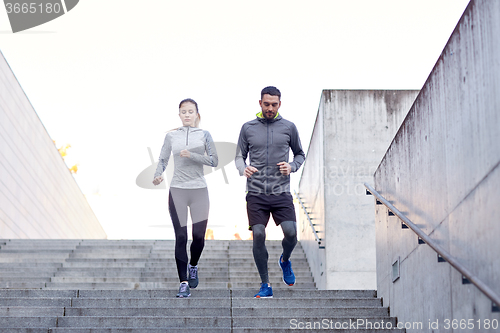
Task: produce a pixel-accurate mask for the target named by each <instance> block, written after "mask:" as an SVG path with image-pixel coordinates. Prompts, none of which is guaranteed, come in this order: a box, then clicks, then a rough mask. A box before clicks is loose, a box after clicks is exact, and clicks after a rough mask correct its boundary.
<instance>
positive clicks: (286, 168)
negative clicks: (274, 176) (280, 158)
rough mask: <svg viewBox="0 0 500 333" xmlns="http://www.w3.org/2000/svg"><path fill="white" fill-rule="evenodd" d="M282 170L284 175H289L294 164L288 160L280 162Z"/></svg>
mask: <svg viewBox="0 0 500 333" xmlns="http://www.w3.org/2000/svg"><path fill="white" fill-rule="evenodd" d="M277 165H279V167H280V172H281V174H282V175H283V176H288V175H289V174H290V173H291V172H292V166H291V165H290V164H288V163H286V162H279V163H278V164H277Z"/></svg>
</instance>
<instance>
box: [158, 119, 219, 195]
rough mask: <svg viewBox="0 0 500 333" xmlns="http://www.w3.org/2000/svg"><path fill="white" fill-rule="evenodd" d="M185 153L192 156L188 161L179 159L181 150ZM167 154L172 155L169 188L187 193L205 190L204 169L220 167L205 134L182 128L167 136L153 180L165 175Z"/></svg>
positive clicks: (214, 150) (212, 146)
mask: <svg viewBox="0 0 500 333" xmlns="http://www.w3.org/2000/svg"><path fill="white" fill-rule="evenodd" d="M184 149H187V150H189V152H190V153H191V156H190V157H189V158H187V157H181V156H180V152H181V150H184ZM170 153H172V154H173V155H174V176H173V177H172V181H171V183H170V187H176V188H187V189H189V188H203V187H207V182H206V181H205V177H203V174H204V173H203V165H209V166H211V167H216V166H217V165H218V164H219V158H218V156H217V150H216V149H215V145H214V141H213V140H212V136H211V135H210V133H209V132H208V131H205V130H202V129H200V128H196V127H190V126H184V127H179V128H178V129H177V130H175V131H172V132H168V133H167V135H165V141H164V143H163V147H162V148H161V153H160V158H159V159H158V167H157V168H156V172H155V175H154V178H156V177H158V176H160V175H161V174H162V173H163V171H165V168H166V167H167V164H168V160H169V158H170ZM205 153H206V155H205Z"/></svg>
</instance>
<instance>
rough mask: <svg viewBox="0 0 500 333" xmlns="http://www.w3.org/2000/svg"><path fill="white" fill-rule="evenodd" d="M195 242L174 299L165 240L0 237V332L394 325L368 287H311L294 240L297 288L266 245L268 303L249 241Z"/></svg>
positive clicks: (171, 256)
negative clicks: (189, 280)
mask: <svg viewBox="0 0 500 333" xmlns="http://www.w3.org/2000/svg"><path fill="white" fill-rule="evenodd" d="M189 243H190V242H188V246H189ZM205 244H206V245H205V248H204V252H203V255H202V257H201V258H200V261H199V280H200V284H199V286H198V288H196V289H191V294H192V295H191V297H189V298H176V297H175V295H176V294H177V292H178V288H179V279H178V275H177V269H176V264H175V249H174V245H175V242H174V241H173V240H160V241H155V240H137V241H129V240H124V241H118V240H72V241H58V240H51V241H32V240H16V241H14V240H0V333H4V332H9V333H10V332H16V333H23V332H25V333H40V332H44V333H51V332H54V333H55V332H57V333H65V332H66V333H99V332H101V333H104V332H106V333H120V332H123V333H125V332H134V333H141V332H158V333H159V332H162V333H163V332H166V331H168V332H190V333H191V332H228V333H229V332H240V333H243V332H254V333H257V332H270V331H272V332H289V331H291V330H292V328H293V322H291V320H292V319H296V320H297V323H296V324H297V325H299V323H302V324H304V325H307V323H309V325H317V323H318V322H320V323H322V324H323V322H321V321H322V320H324V319H325V318H327V319H328V320H330V321H332V322H333V323H335V322H338V323H339V324H344V323H349V321H350V320H357V319H363V320H368V321H371V322H376V321H381V320H383V321H384V322H386V323H387V322H389V323H392V324H395V323H396V321H395V318H391V317H390V316H389V310H388V309H387V308H385V307H383V306H382V302H381V300H380V299H378V298H377V295H376V291H374V290H316V286H315V283H314V279H313V277H312V274H311V270H310V268H309V264H308V261H307V258H306V257H305V254H304V251H303V250H302V247H301V246H300V243H299V244H298V246H297V247H296V248H295V250H294V253H293V255H292V265H293V269H294V272H295V275H296V278H297V282H296V284H295V285H294V286H288V285H286V284H284V283H283V281H282V271H281V268H280V267H279V265H278V258H279V256H280V255H281V252H282V247H281V241H267V242H266V246H267V247H268V252H269V266H268V267H269V277H270V282H271V285H272V287H273V292H274V297H273V298H270V299H256V298H254V295H255V293H257V291H258V290H259V287H260V276H259V274H258V271H257V268H256V266H255V262H254V259H253V255H252V246H253V244H252V241H206V243H205ZM1 288H3V289H1ZM23 288H24V289H23ZM354 318H356V319H354ZM394 326H395V325H394ZM297 328H298V327H297ZM327 331H329V332H336V331H338V332H340V331H342V332H343V333H345V332H375V331H374V330H369V329H360V330H350V329H341V330H335V329H334V328H328V330H327ZM376 332H377V333H388V332H389V331H388V330H381V329H377V330H376ZM391 332H400V333H403V332H404V330H391Z"/></svg>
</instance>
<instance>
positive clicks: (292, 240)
mask: <svg viewBox="0 0 500 333" xmlns="http://www.w3.org/2000/svg"><path fill="white" fill-rule="evenodd" d="M280 225H281V229H282V230H283V236H284V237H283V241H282V242H281V245H282V246H283V254H282V255H281V258H280V261H279V264H280V267H281V269H282V270H283V282H285V284H287V285H289V286H293V285H294V284H295V274H294V273H293V270H292V262H291V261H290V255H291V254H292V251H293V249H294V247H295V245H296V244H297V228H296V224H295V221H284V222H281V223H280Z"/></svg>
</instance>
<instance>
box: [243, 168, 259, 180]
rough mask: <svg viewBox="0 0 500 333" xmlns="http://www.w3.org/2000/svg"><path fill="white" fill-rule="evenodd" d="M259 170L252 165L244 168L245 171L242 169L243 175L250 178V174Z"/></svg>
mask: <svg viewBox="0 0 500 333" xmlns="http://www.w3.org/2000/svg"><path fill="white" fill-rule="evenodd" d="M258 171H259V170H257V168H254V167H253V166H250V165H249V166H247V167H246V168H245V171H243V175H244V176H245V177H247V178H250V177H252V175H253V174H254V173H256V172H258Z"/></svg>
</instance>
